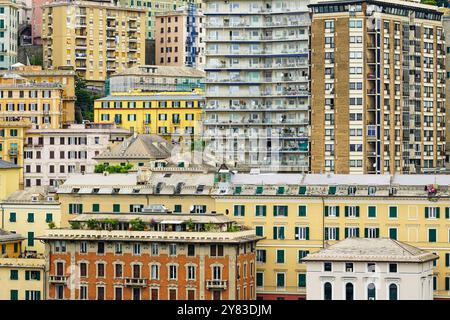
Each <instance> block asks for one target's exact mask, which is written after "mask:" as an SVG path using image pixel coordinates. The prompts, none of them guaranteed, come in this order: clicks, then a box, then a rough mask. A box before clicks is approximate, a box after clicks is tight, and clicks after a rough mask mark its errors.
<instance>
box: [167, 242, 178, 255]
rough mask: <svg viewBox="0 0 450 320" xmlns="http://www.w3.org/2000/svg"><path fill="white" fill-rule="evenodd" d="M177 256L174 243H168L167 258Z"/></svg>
mask: <svg viewBox="0 0 450 320" xmlns="http://www.w3.org/2000/svg"><path fill="white" fill-rule="evenodd" d="M176 255H177V245H176V243H170V244H169V256H176Z"/></svg>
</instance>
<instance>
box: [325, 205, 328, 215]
mask: <svg viewBox="0 0 450 320" xmlns="http://www.w3.org/2000/svg"><path fill="white" fill-rule="evenodd" d="M325 217H328V206H325Z"/></svg>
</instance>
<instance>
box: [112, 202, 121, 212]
mask: <svg viewBox="0 0 450 320" xmlns="http://www.w3.org/2000/svg"><path fill="white" fill-rule="evenodd" d="M113 212H115V213H118V212H120V204H113Z"/></svg>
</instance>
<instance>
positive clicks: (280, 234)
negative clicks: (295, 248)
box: [273, 226, 284, 240]
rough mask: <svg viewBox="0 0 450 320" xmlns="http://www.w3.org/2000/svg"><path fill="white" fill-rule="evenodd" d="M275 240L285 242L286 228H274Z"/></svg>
mask: <svg viewBox="0 0 450 320" xmlns="http://www.w3.org/2000/svg"><path fill="white" fill-rule="evenodd" d="M273 239H274V240H283V239H284V227H277V226H275V227H273Z"/></svg>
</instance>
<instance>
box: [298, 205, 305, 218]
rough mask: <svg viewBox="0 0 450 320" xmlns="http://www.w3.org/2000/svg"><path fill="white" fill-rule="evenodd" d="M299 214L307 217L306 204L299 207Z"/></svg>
mask: <svg viewBox="0 0 450 320" xmlns="http://www.w3.org/2000/svg"><path fill="white" fill-rule="evenodd" d="M298 215H299V216H300V217H306V206H299V207H298Z"/></svg>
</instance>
